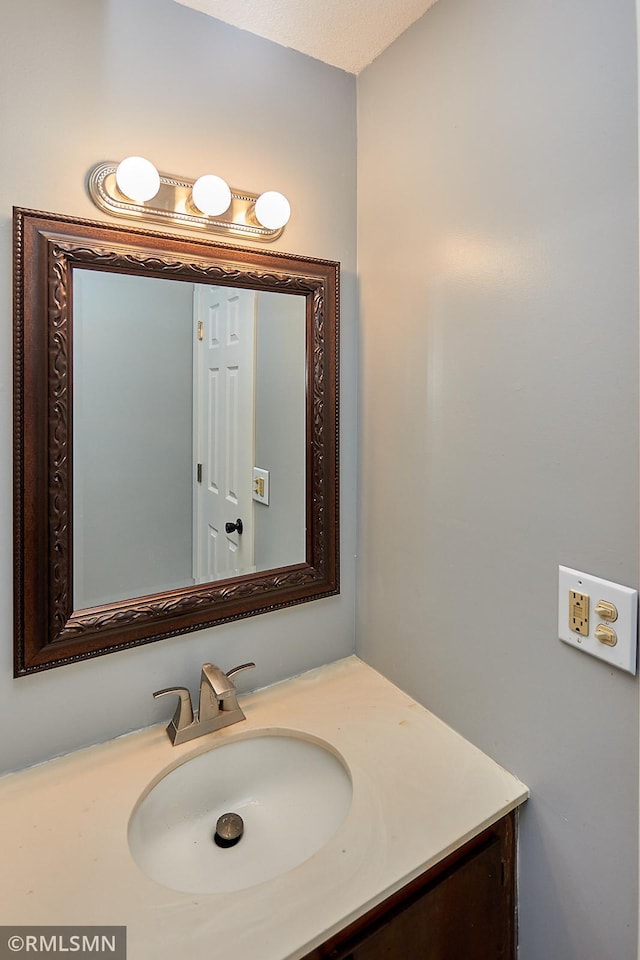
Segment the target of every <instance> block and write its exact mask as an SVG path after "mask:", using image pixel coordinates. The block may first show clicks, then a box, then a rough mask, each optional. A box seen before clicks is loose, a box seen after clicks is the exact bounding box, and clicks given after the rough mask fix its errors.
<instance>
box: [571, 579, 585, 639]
mask: <svg viewBox="0 0 640 960" xmlns="http://www.w3.org/2000/svg"><path fill="white" fill-rule="evenodd" d="M569 629H570V630H573V632H574V633H579V634H580V636H581V637H588V636H589V594H588V593H578V591H577V590H569Z"/></svg>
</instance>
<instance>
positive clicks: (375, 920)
mask: <svg viewBox="0 0 640 960" xmlns="http://www.w3.org/2000/svg"><path fill="white" fill-rule="evenodd" d="M513 830H514V819H513V815H510V816H508V817H505V818H504V819H503V820H502V821H500V823H499V824H496V825H495V826H494V827H492V828H490V829H489V830H487V831H485V832H484V833H483V834H481V835H480V836H479V837H477V838H475V840H473V841H471V842H470V843H468V844H466V845H465V846H464V847H463V848H462V849H461V850H459V851H457V852H456V853H455V854H452V855H451V856H450V857H448V858H447V859H446V860H445V861H444V862H443V863H442V864H438V865H437V866H436V867H434V868H432V870H430V871H428V872H427V873H426V874H424V875H423V876H422V877H419V878H418V879H417V880H415V881H413V883H411V884H409V885H408V886H407V887H406V888H405V889H404V890H401V891H399V892H398V893H397V894H395V895H394V896H393V897H391V898H390V899H389V900H388V901H386V902H385V903H383V904H381V905H380V906H379V907H377V908H375V909H374V910H373V911H371V913H370V914H368V915H366V916H365V917H363V918H361V919H360V920H359V921H356V922H355V923H354V924H353V925H352V926H351V927H350V928H347V930H345V931H343V932H342V933H341V934H338V935H337V936H336V937H334V938H332V940H331V941H329V942H328V943H327V944H324V945H323V946H322V947H319V948H317V950H315V951H313V952H312V953H311V954H309V955H308V957H307V958H305V960H325V958H326V960H514V958H515V864H514V844H513Z"/></svg>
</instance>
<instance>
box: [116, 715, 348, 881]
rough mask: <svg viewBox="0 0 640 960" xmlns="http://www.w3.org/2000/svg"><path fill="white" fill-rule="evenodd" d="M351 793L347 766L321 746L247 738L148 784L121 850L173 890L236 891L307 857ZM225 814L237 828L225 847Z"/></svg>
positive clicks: (341, 814)
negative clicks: (220, 830)
mask: <svg viewBox="0 0 640 960" xmlns="http://www.w3.org/2000/svg"><path fill="white" fill-rule="evenodd" d="M351 794H352V788H351V778H350V776H349V773H348V771H347V769H346V766H345V764H344V763H343V761H342V760H341V759H339V758H338V756H337V754H336V753H335V752H334V751H333V750H332V749H331V747H330V746H329V745H328V744H326V743H322V742H320V741H317V740H311V739H304V738H302V737H301V736H299V735H297V734H294V733H290V732H286V733H273V732H270V733H268V734H265V735H255V734H254V735H253V736H251V737H250V738H247V739H242V738H241V739H237V740H233V741H231V742H228V743H224V744H222V745H221V746H219V747H215V748H214V749H212V750H210V751H209V752H208V753H203V754H200V755H199V756H197V757H194V758H193V759H191V760H188V761H186V762H185V763H183V764H181V765H180V766H178V767H175V768H174V769H173V770H171V771H170V772H169V773H167V774H166V776H164V777H162V779H161V780H160V781H159V782H157V783H156V784H155V785H152V786H151V787H150V788H149V790H147V792H146V793H145V794H144V795H143V796H142V797H141V799H140V801H139V802H138V804H137V805H136V808H135V810H134V811H133V814H132V816H131V819H130V821H129V848H130V850H131V853H132V855H133V858H134V860H135V861H136V863H137V864H138V866H139V867H140V868H141V869H142V870H144V872H145V873H146V874H147V875H148V876H149V877H151V879H152V880H155V881H157V883H161V884H163V886H165V887H170V888H171V889H172V890H180V891H182V892H184V893H223V892H227V891H232V890H242V889H243V888H245V887H251V886H253V885H254V884H257V883H262V882H263V881H265V880H271V879H272V878H273V877H276V876H278V875H279V874H281V873H285V872H286V871H287V870H291V869H292V868H293V867H296V866H298V864H300V863H302V862H303V861H304V860H307V859H308V858H309V857H311V856H313V854H314V853H316V852H317V851H318V850H319V849H320V848H321V847H322V846H324V844H325V843H326V842H327V841H328V840H329V839H330V838H331V837H332V836H333V834H334V833H335V832H336V830H337V829H338V827H339V826H340V825H341V824H342V822H343V821H344V819H345V818H346V816H347V813H348V811H349V807H350V805H351ZM224 813H236V814H239V815H240V817H242V820H243V821H244V833H243V835H242V837H241V838H240V840H239V842H238V843H237V844H236V845H235V846H232V847H228V848H222V847H219V846H217V845H216V843H215V842H214V840H213V837H214V833H215V830H216V822H217V820H218V818H219V817H220V816H222V814H224Z"/></svg>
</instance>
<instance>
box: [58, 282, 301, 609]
mask: <svg viewBox="0 0 640 960" xmlns="http://www.w3.org/2000/svg"><path fill="white" fill-rule="evenodd" d="M73 316H74V323H73V383H74V394H73V530H74V541H73V561H74V570H75V576H74V582H73V589H74V593H73V603H74V607H75V608H84V607H93V606H96V605H99V604H104V603H110V602H112V601H115V600H122V599H128V598H131V597H137V596H145V595H147V594H153V593H158V592H160V591H164V590H171V589H174V588H178V587H185V586H192V585H194V584H199V583H207V582H210V581H214V580H223V579H226V578H228V577H233V576H237V575H240V574H247V573H254V572H256V571H261V570H269V569H271V568H273V567H282V566H287V565H289V564H294V563H301V562H303V561H304V559H305V545H306V524H305V301H304V298H303V297H301V296H286V295H284V294H279V293H273V292H270V291H257V290H245V289H241V288H237V287H225V286H218V285H215V286H214V285H210V284H201V283H191V282H187V281H184V280H170V279H161V278H157V277H146V276H126V275H122V274H114V273H104V272H100V271H97V270H83V269H79V270H75V271H74V275H73ZM240 531H242V532H240Z"/></svg>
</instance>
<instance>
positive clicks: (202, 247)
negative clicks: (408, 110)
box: [14, 208, 339, 676]
mask: <svg viewBox="0 0 640 960" xmlns="http://www.w3.org/2000/svg"><path fill="white" fill-rule="evenodd" d="M82 268H87V269H93V270H108V271H110V272H116V273H128V274H131V273H136V274H142V275H145V276H152V277H165V278H170V277H174V278H179V279H181V280H192V281H199V282H211V283H215V284H223V285H229V286H236V287H247V288H252V289H257V290H270V291H278V292H281V293H291V294H298V295H302V296H304V297H305V299H306V327H307V335H306V339H307V411H306V420H307V431H306V432H307V452H306V461H307V463H306V476H307V482H306V487H307V496H306V502H307V508H306V509H307V535H306V561H305V562H304V563H299V564H294V565H291V566H288V567H281V568H278V569H274V570H268V571H264V572H259V573H255V574H246V575H243V576H240V577H237V578H233V579H228V580H222V581H215V582H211V583H208V584H202V585H195V586H191V587H186V588H181V589H176V590H169V591H164V592H162V593H157V594H153V595H150V596H146V597H135V598H132V599H127V600H121V601H118V602H114V603H110V604H105V605H102V606H97V607H92V608H88V609H83V610H74V609H73V603H72V597H73V556H72V546H73V531H72V520H73V505H72V490H73V483H72V464H73V451H72V421H73V382H72V380H73V378H72V330H73V271H74V270H75V269H82ZM338 298H339V265H338V264H337V263H334V262H332V261H326V260H314V259H306V258H302V257H297V256H293V255H288V254H280V253H276V252H271V251H268V252H263V251H259V252H258V251H253V250H250V249H246V248H236V247H228V246H223V245H220V244H216V243H212V242H210V241H202V240H193V239H188V238H184V237H180V236H170V235H165V234H158V233H154V232H151V231H146V230H131V229H122V228H120V227H115V226H112V225H111V224H103V223H97V222H93V221H86V220H77V219H73V218H70V217H63V216H56V215H54V214H48V213H42V212H38V211H32V210H24V209H20V208H15V209H14V396H15V403H14V436H15V440H14V464H15V468H14V476H15V481H14V494H15V499H14V503H15V508H14V521H15V522H14V530H15V534H14V554H15V557H14V559H15V585H14V600H15V616H14V622H15V635H14V663H15V675H16V676H22V675H24V674H28V673H33V672H35V671H39V670H44V669H48V668H51V667H54V666H59V665H62V664H65V663H71V662H74V661H76V660H80V659H85V658H87V657H93V656H100V655H103V654H106V653H110V652H113V651H115V650H120V649H125V648H128V647H132V646H136V645H139V644H143V643H149V642H152V641H155V640H160V639H163V638H165V637H169V636H174V635H176V634H182V633H187V632H190V631H192V630H198V629H202V628H204V627H210V626H214V625H216V624H219V623H224V622H228V621H230V620H235V619H239V618H242V617H248V616H255V615H257V614H259V613H265V612H268V611H271V610H275V609H278V608H280V607H285V606H289V605H292V604H297V603H303V602H306V601H308V600H314V599H317V598H319V597H326V596H330V595H333V594H336V593H338V592H339V532H338V509H339V503H338V489H339V483H338V481H339V477H338Z"/></svg>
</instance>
